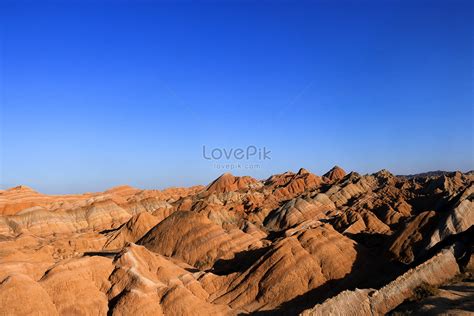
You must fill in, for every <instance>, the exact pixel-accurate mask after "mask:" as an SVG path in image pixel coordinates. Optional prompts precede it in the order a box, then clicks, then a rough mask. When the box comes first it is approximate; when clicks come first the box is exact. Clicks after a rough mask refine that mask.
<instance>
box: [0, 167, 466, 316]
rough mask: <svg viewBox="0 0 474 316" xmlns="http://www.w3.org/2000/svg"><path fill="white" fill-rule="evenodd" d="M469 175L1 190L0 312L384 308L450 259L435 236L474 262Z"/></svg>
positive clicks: (435, 277) (446, 271) (305, 174)
mask: <svg viewBox="0 0 474 316" xmlns="http://www.w3.org/2000/svg"><path fill="white" fill-rule="evenodd" d="M473 180H474V176H473V175H472V174H461V173H459V172H457V173H442V174H440V175H436V174H429V175H427V176H416V177H401V176H398V177H397V176H394V175H392V174H391V173H390V172H388V171H387V170H381V171H379V172H376V173H374V174H370V175H360V174H357V173H355V172H351V173H349V174H345V172H344V171H343V170H342V169H340V168H333V169H332V170H331V171H330V172H328V173H326V174H325V175H324V176H323V177H319V176H317V175H315V174H312V173H310V172H309V171H308V170H306V169H303V168H302V169H300V170H299V171H298V172H297V173H293V172H286V173H283V174H277V175H274V176H271V177H270V178H268V179H267V180H265V181H258V180H255V179H253V178H250V177H234V176H232V175H230V174H224V175H222V176H221V177H219V178H218V179H216V180H215V181H213V182H212V183H210V184H209V185H208V186H207V187H204V186H196V187H191V188H170V189H165V190H140V189H137V188H133V187H129V186H120V187H115V188H112V189H110V190H107V191H105V192H97V193H85V194H77V195H63V196H54V195H44V194H41V193H39V192H36V191H34V190H32V189H30V188H28V187H24V186H19V187H15V188H12V189H8V190H3V191H0V306H1V308H0V314H7V315H23V314H39V315H64V314H83V315H90V314H98V315H130V314H144V315H148V314H157V315H169V314H173V315H175V314H179V315H237V314H244V313H254V312H255V313H260V312H262V313H269V314H273V313H277V314H292V315H293V314H298V313H300V312H302V311H303V310H305V309H308V308H311V307H313V306H315V305H316V306H315V307H314V308H313V309H310V310H308V311H307V312H306V313H315V314H336V315H337V314H338V313H339V314H357V313H359V314H361V315H371V314H373V315H380V314H384V313H387V312H388V311H389V310H390V309H392V308H394V307H395V306H397V305H398V304H400V302H402V301H403V300H404V299H406V298H407V297H409V296H410V295H411V294H412V293H413V288H414V287H417V286H418V285H419V284H421V283H423V282H425V283H428V284H435V285H436V284H439V283H440V282H444V280H446V278H449V277H451V276H452V275H453V274H454V273H456V272H457V271H458V270H457V265H456V262H455V260H454V257H453V255H452V253H451V251H447V250H446V251H443V252H442V253H440V254H438V255H435V254H436V252H439V250H440V249H441V248H443V247H446V246H448V245H451V244H453V243H456V245H457V247H456V255H457V256H458V262H459V263H460V265H462V270H463V271H464V270H465V269H468V267H472V265H473V262H474V260H473V259H472V247H469V245H471V244H472V241H471V239H472V238H470V235H469V233H470V232H471V230H472V224H473V218H472V216H473V214H474V212H473V205H472V202H473V201H472V197H473ZM459 245H464V246H463V247H461V246H459ZM466 245H468V246H466ZM458 246H459V247H458ZM423 261H425V262H424V263H423ZM420 263H421V265H420ZM415 265H418V266H416V267H415ZM410 267H411V268H412V269H411V270H408V268H410ZM407 271H408V272H407ZM405 272H406V273H405ZM355 288H362V290H354V291H352V290H353V289H355ZM348 290H351V291H348ZM24 302H28V304H25V303H24ZM461 309H462V308H461ZM455 310H456V311H458V310H460V309H459V308H456V309H455Z"/></svg>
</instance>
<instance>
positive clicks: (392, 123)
mask: <svg viewBox="0 0 474 316" xmlns="http://www.w3.org/2000/svg"><path fill="white" fill-rule="evenodd" d="M473 20H474V7H473V1H457V0H446V1H414V0H410V1H408V0H407V1H384V0H377V1H313V2H302V1H297V2H295V1H291V2H282V1H279V2H276V1H274V2H253V1H245V2H236V1H220V2H217V1H215V2H209V1H208V2H203V1H201V2H188V1H179V2H163V1H161V2H157V1H155V2H154V1H102V2H101V1H55V2H45V1H21V0H20V1H5V0H3V1H1V4H0V24H1V51H0V54H1V55H0V62H1V68H0V70H1V77H0V80H1V82H0V83H1V85H0V88H1V91H0V92H1V95H0V96H1V99H0V102H1V112H0V115H1V144H0V149H1V152H0V159H1V167H2V173H1V181H0V182H1V186H2V188H7V187H11V186H15V185H18V184H25V185H29V186H31V187H33V188H34V189H36V190H39V191H41V192H45V193H73V192H84V191H102V190H104V189H106V188H109V187H112V186H115V185H119V184H130V185H133V186H137V187H140V188H164V187H168V186H188V185H193V184H207V183H208V182H210V181H211V180H212V179H214V178H215V177H217V176H218V175H219V174H221V173H223V172H225V171H227V170H222V169H219V168H217V167H216V165H215V163H216V162H217V163H224V162H227V161H230V162H233V163H236V162H241V163H243V165H242V167H243V168H242V169H239V170H232V171H231V172H232V173H234V174H237V175H241V174H248V175H252V176H254V177H257V178H265V177H267V176H269V175H270V174H273V173H277V172H284V171H286V170H293V171H296V170H298V168H300V167H305V168H307V169H309V170H310V171H312V172H315V173H317V174H321V173H323V172H325V171H327V170H328V169H329V168H331V167H332V166H333V165H335V164H337V165H340V166H342V167H343V168H344V169H346V170H355V171H358V172H360V173H371V172H375V171H377V170H379V169H382V168H386V169H388V170H390V171H392V172H393V173H396V174H406V173H416V172H423V171H428V170H437V169H443V170H464V171H466V170H470V169H474V157H473V156H474V152H473V151H474V144H473V123H472V122H473V118H474V117H473V88H474V87H473ZM203 145H204V146H206V150H211V149H213V148H221V149H222V148H226V149H227V150H230V149H232V148H238V147H241V148H245V147H246V146H250V145H255V146H258V147H266V148H267V149H268V150H271V154H270V157H271V159H269V160H263V161H262V160H258V159H251V160H248V161H247V160H236V159H233V158H231V159H230V160H226V159H221V160H218V161H211V160H206V159H205V158H203ZM208 154H209V152H208ZM254 164H257V165H258V167H259V168H252V169H246V168H245V167H249V166H253V165H254Z"/></svg>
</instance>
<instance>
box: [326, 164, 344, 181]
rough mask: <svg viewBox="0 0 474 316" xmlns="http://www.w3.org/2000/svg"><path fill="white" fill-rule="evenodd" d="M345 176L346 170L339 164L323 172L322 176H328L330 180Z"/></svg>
mask: <svg viewBox="0 0 474 316" xmlns="http://www.w3.org/2000/svg"><path fill="white" fill-rule="evenodd" d="M345 176H346V172H345V171H344V169H342V168H341V167H339V166H337V165H336V166H334V167H332V168H331V170H329V171H328V172H326V173H325V174H324V177H326V178H328V179H329V180H331V181H334V180H339V179H342V178H344V177H345Z"/></svg>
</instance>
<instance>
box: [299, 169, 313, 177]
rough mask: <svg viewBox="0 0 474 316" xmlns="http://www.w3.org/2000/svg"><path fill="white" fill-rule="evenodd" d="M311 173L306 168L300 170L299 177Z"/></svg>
mask: <svg viewBox="0 0 474 316" xmlns="http://www.w3.org/2000/svg"><path fill="white" fill-rule="evenodd" d="M309 173H310V172H309V171H308V170H306V169H305V168H301V169H300V170H298V173H297V174H298V175H300V176H301V175H303V174H309Z"/></svg>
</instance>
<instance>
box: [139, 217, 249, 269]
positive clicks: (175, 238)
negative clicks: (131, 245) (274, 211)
mask: <svg viewBox="0 0 474 316" xmlns="http://www.w3.org/2000/svg"><path fill="white" fill-rule="evenodd" d="M139 244H140V245H143V246H145V247H146V248H147V249H149V250H151V251H154V252H156V253H159V254H161V255H164V256H170V257H173V258H177V259H181V260H183V261H184V262H186V263H188V264H190V265H193V266H195V267H199V268H209V267H211V266H212V264H213V263H214V262H215V261H216V260H217V259H219V258H223V259H228V258H232V257H233V256H234V254H235V253H236V252H239V251H242V250H246V249H248V247H249V246H250V245H258V240H257V239H256V238H255V237H253V236H252V235H249V234H246V233H244V232H242V231H241V230H239V229H237V228H235V229H231V230H228V231H226V230H224V229H223V228H222V227H221V226H219V225H217V224H215V223H214V222H212V221H211V220H209V219H208V218H207V217H206V216H204V215H202V214H199V213H196V212H175V213H173V214H172V215H170V216H169V217H168V218H166V219H165V220H163V221H162V222H161V223H159V224H158V225H156V226H155V227H154V228H153V229H151V230H150V231H149V232H148V233H147V234H146V235H145V236H144V237H143V238H142V239H140V241H139Z"/></svg>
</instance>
